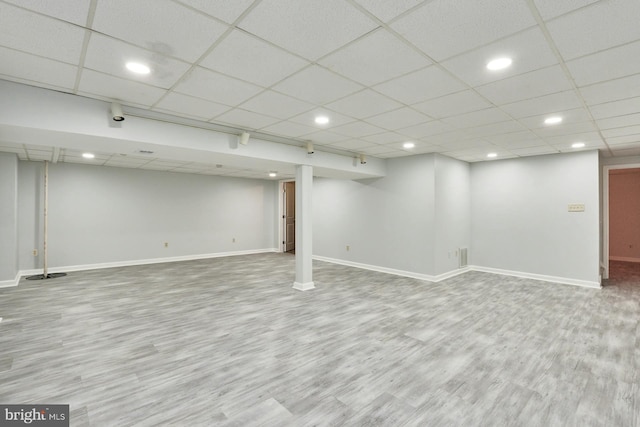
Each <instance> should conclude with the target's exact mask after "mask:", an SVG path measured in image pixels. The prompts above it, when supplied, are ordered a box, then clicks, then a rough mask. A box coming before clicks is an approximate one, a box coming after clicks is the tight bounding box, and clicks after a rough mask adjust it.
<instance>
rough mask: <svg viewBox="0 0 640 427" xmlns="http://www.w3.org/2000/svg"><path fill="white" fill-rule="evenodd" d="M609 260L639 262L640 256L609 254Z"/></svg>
mask: <svg viewBox="0 0 640 427" xmlns="http://www.w3.org/2000/svg"><path fill="white" fill-rule="evenodd" d="M609 261H624V262H640V258H634V257H626V256H610V257H609Z"/></svg>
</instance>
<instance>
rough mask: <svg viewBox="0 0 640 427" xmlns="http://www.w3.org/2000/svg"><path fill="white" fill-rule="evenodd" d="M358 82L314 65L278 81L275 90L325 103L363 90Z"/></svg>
mask: <svg viewBox="0 0 640 427" xmlns="http://www.w3.org/2000/svg"><path fill="white" fill-rule="evenodd" d="M362 89H363V87H362V86H361V85H359V84H357V83H354V82H352V81H350V80H347V79H345V78H344V77H341V76H339V75H337V74H335V73H332V72H331V71H328V70H326V69H324V68H322V67H319V66H317V65H314V66H312V67H309V68H306V69H304V70H302V71H300V72H299V73H297V74H295V75H293V76H291V77H289V78H288V79H286V80H284V81H282V82H280V83H278V84H277V85H275V86H274V87H273V90H276V91H278V92H282V93H284V94H287V95H290V96H293V97H295V98H298V99H302V100H304V101H307V102H311V103H314V104H325V103H327V102H331V101H334V100H336V99H338V98H342V97H345V96H347V95H350V94H352V93H354V92H357V91H359V90H362Z"/></svg>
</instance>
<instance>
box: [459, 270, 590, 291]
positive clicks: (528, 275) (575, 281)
mask: <svg viewBox="0 0 640 427" xmlns="http://www.w3.org/2000/svg"><path fill="white" fill-rule="evenodd" d="M469 268H470V269H471V270H473V271H481V272H484V273H493V274H501V275H503V276H513V277H521V278H523V279H534V280H541V281H543V282H551V283H561V284H564V285H573V286H581V287H583V288H592V289H601V288H602V285H601V284H600V283H598V282H591V281H589V280H580V279H570V278H567V277H558V276H548V275H545V274H536V273H526V272H523V271H513V270H502V269H500V268H492V267H481V266H479V265H471V266H469Z"/></svg>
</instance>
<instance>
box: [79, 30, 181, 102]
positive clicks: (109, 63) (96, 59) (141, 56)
mask: <svg viewBox="0 0 640 427" xmlns="http://www.w3.org/2000/svg"><path fill="white" fill-rule="evenodd" d="M129 61H134V62H142V63H144V64H146V65H148V66H149V67H150V68H151V73H150V74H147V75H141V74H136V73H132V72H130V71H129V70H127V68H126V66H125V64H126V63H127V62H129ZM84 66H85V68H89V69H92V70H95V71H100V72H103V73H106V74H111V75H113V76H116V77H120V78H123V79H127V80H136V81H139V82H141V83H146V84H150V85H152V86H158V87H162V88H165V89H168V88H170V87H172V86H173V85H174V84H175V83H176V82H177V81H178V79H180V78H181V77H182V76H183V75H184V73H185V72H187V70H188V69H189V68H190V65H189V64H187V63H186V62H183V61H179V60H176V59H171V58H168V57H166V56H162V55H159V54H158V53H155V52H151V51H148V50H145V49H142V48H139V47H136V46H132V45H130V44H127V43H124V42H121V41H119V40H116V39H113V38H111V37H106V36H103V35H102V34H98V33H93V34H91V39H90V41H89V45H88V47H87V54H86V56H85V62H84Z"/></svg>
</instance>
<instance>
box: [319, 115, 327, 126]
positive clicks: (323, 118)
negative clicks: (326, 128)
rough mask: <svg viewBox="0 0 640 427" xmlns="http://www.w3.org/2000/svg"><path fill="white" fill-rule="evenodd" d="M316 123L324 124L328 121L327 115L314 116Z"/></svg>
mask: <svg viewBox="0 0 640 427" xmlns="http://www.w3.org/2000/svg"><path fill="white" fill-rule="evenodd" d="M316 123H317V124H319V125H326V124H327V123H329V117H327V116H318V117H316Z"/></svg>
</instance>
